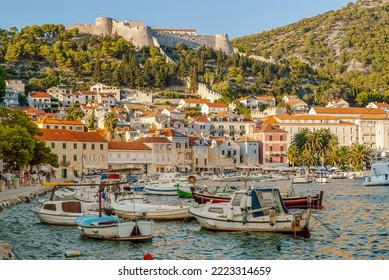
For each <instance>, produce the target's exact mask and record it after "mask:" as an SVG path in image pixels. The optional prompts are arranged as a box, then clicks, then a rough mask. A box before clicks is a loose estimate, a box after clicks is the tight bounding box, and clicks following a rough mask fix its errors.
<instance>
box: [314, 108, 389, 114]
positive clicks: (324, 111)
mask: <svg viewBox="0 0 389 280" xmlns="http://www.w3.org/2000/svg"><path fill="white" fill-rule="evenodd" d="M312 109H313V110H315V111H316V113H317V114H328V115H332V114H360V115H362V114H386V111H385V110H384V109H380V108H332V107H313V108H312Z"/></svg>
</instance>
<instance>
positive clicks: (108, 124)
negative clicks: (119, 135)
mask: <svg viewBox="0 0 389 280" xmlns="http://www.w3.org/2000/svg"><path fill="white" fill-rule="evenodd" d="M117 125H118V119H117V117H116V116H115V115H114V114H113V113H111V112H108V113H107V114H106V115H105V117H104V129H105V130H106V131H107V138H108V141H111V140H112V136H113V132H114V131H115V128H116V127H117Z"/></svg>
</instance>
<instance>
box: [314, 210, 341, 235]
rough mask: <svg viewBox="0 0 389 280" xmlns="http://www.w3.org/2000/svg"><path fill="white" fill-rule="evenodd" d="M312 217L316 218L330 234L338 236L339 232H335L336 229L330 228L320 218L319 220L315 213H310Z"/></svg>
mask: <svg viewBox="0 0 389 280" xmlns="http://www.w3.org/2000/svg"><path fill="white" fill-rule="evenodd" d="M311 216H312V217H314V218H315V219H316V220H318V221H319V222H320V223H321V224H322V225H323V226H324V227H325V228H326V229H327V230H328V231H329V232H330V233H331V234H332V236H333V237H339V236H340V234H339V233H337V232H336V231H334V230H333V229H332V228H330V227H329V226H328V225H327V224H326V223H324V222H323V221H322V220H320V219H319V218H318V217H316V216H315V215H311Z"/></svg>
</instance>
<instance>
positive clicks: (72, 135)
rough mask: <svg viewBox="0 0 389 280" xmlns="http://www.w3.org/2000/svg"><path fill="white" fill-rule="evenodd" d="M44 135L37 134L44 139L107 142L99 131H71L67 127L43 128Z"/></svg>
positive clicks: (37, 137)
mask: <svg viewBox="0 0 389 280" xmlns="http://www.w3.org/2000/svg"><path fill="white" fill-rule="evenodd" d="M41 131H42V133H43V134H42V135H37V136H35V138H36V139H38V140H42V141H72V142H77V141H78V142H80V141H81V142H107V140H105V139H104V138H103V137H102V136H101V135H100V134H99V133H97V132H81V131H70V130H66V129H41Z"/></svg>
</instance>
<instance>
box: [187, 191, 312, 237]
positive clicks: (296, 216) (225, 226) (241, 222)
mask: <svg viewBox="0 0 389 280" xmlns="http://www.w3.org/2000/svg"><path fill="white" fill-rule="evenodd" d="M189 213H191V214H192V215H193V216H194V217H195V218H196V220H197V221H198V222H199V223H200V225H201V227H203V228H205V229H209V230H217V231H253V232H284V233H294V234H301V235H303V236H309V221H310V216H311V210H310V209H308V210H307V211H306V212H303V213H291V212H289V211H288V209H287V208H286V206H285V205H284V203H283V201H282V198H281V195H280V192H279V190H278V189H275V188H267V189H263V188H253V189H249V190H237V191H235V193H234V195H233V196H232V199H231V201H230V202H228V203H216V204H214V203H207V204H204V205H196V206H193V207H190V208H189Z"/></svg>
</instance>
